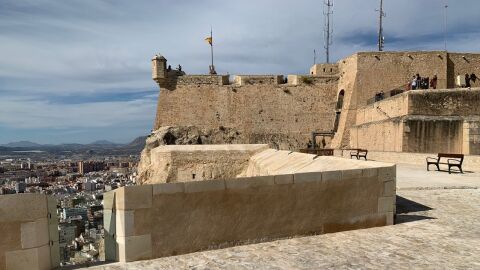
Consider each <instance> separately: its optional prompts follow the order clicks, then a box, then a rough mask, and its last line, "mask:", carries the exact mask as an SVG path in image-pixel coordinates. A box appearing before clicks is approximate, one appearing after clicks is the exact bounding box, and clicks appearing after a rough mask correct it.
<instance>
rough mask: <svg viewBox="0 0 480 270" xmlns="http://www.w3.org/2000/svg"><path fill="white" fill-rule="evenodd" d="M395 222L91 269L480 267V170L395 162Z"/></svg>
mask: <svg viewBox="0 0 480 270" xmlns="http://www.w3.org/2000/svg"><path fill="white" fill-rule="evenodd" d="M397 186H398V191H397V195H398V197H397V214H398V215H397V225H394V226H387V227H380V228H372V229H365V230H357V231H347V232H341V233H334V234H326V235H318V236H310V237H300V238H294V239H286V240H280V241H274V242H267V243H261V244H253V245H247V246H238V247H233V248H226V249H221V250H212V251H205V252H199V253H193V254H187V255H181V256H175V257H168V258H161V259H156V260H150V261H139V262H133V263H128V264H119V263H117V264H108V265H102V266H96V267H92V268H89V269H98V270H100V269H105V270H114V269H115V270H116V269H128V270H133V269H328V268H334V269H385V268H387V269H480V256H479V254H480V226H479V222H478V220H480V189H478V188H480V173H478V172H477V173H466V174H463V175H459V174H458V175H454V174H452V175H449V174H448V173H445V172H427V171H426V170H425V168H423V167H415V166H411V165H398V172H397Z"/></svg>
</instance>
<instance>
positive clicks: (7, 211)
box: [0, 193, 48, 222]
mask: <svg viewBox="0 0 480 270" xmlns="http://www.w3.org/2000/svg"><path fill="white" fill-rule="evenodd" d="M47 212H48V210H47V196H45V195H43V194H34V193H28V194H14V195H3V196H0V221H2V222H8V221H33V220H36V219H39V218H44V217H46V216H47Z"/></svg>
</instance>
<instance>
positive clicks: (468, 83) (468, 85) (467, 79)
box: [465, 73, 472, 88]
mask: <svg viewBox="0 0 480 270" xmlns="http://www.w3.org/2000/svg"><path fill="white" fill-rule="evenodd" d="M465 87H467V88H470V87H472V84H471V83H470V75H469V74H468V73H467V74H465Z"/></svg>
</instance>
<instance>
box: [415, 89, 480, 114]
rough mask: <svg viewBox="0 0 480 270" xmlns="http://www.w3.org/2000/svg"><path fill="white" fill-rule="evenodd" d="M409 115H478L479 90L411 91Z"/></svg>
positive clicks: (479, 108) (479, 111) (479, 109)
mask: <svg viewBox="0 0 480 270" xmlns="http://www.w3.org/2000/svg"><path fill="white" fill-rule="evenodd" d="M408 100H409V101H408V102H409V109H408V111H409V114H412V115H428V116H474V115H477V116H478V115H480V106H478V104H480V88H474V89H471V90H466V89H463V90H462V89H455V90H453V89H447V90H435V91H433V90H432V91H429V90H424V91H411V92H409V93H408Z"/></svg>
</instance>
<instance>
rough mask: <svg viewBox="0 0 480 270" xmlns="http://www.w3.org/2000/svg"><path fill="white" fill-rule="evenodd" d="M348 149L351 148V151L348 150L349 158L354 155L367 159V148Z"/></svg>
mask: <svg viewBox="0 0 480 270" xmlns="http://www.w3.org/2000/svg"><path fill="white" fill-rule="evenodd" d="M349 150H352V152H350V158H353V157H356V158H357V159H360V158H364V159H365V160H367V154H368V150H366V149H349Z"/></svg>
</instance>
